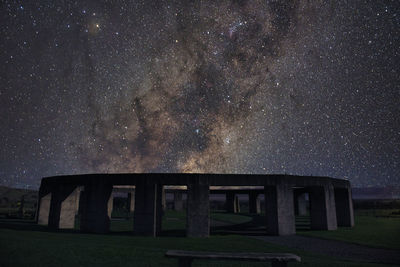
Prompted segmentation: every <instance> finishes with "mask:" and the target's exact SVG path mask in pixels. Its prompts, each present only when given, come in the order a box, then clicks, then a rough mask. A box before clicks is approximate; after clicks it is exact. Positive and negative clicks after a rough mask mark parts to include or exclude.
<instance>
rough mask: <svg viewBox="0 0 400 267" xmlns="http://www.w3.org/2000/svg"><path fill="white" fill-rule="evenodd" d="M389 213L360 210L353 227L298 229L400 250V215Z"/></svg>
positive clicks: (308, 233) (304, 232)
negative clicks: (313, 229) (329, 229)
mask: <svg viewBox="0 0 400 267" xmlns="http://www.w3.org/2000/svg"><path fill="white" fill-rule="evenodd" d="M374 215H375V216H374ZM389 215H390V212H389V211H387V210H380V211H379V210H378V211H360V212H357V216H355V226H354V227H353V228H346V227H341V228H339V229H338V230H336V231H297V234H300V235H305V236H313V237H319V238H327V239H335V240H340V241H346V242H351V243H356V244H361V245H367V246H371V247H382V248H391V249H399V250H400V216H390V217H389ZM399 253H400V252H399Z"/></svg>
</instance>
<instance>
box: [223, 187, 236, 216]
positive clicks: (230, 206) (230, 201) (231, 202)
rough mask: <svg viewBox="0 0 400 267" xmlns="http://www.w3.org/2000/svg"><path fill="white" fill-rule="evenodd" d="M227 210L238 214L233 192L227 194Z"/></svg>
mask: <svg viewBox="0 0 400 267" xmlns="http://www.w3.org/2000/svg"><path fill="white" fill-rule="evenodd" d="M225 209H226V211H227V212H229V213H235V212H236V205H235V193H234V192H233V191H228V192H226V202H225Z"/></svg>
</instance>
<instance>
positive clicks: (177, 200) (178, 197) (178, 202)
mask: <svg viewBox="0 0 400 267" xmlns="http://www.w3.org/2000/svg"><path fill="white" fill-rule="evenodd" d="M174 210H178V211H181V210H183V200H182V192H181V191H175V192H174Z"/></svg>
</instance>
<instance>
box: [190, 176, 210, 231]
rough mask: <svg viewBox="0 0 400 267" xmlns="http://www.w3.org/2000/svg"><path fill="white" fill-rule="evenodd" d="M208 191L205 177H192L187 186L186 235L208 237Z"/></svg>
mask: <svg viewBox="0 0 400 267" xmlns="http://www.w3.org/2000/svg"><path fill="white" fill-rule="evenodd" d="M209 198H210V189H209V184H208V178H207V177H199V176H197V177H193V178H192V180H191V182H190V183H189V184H188V185H187V213H186V214H187V215H186V235H187V236H188V237H208V236H209V235H210V199H209Z"/></svg>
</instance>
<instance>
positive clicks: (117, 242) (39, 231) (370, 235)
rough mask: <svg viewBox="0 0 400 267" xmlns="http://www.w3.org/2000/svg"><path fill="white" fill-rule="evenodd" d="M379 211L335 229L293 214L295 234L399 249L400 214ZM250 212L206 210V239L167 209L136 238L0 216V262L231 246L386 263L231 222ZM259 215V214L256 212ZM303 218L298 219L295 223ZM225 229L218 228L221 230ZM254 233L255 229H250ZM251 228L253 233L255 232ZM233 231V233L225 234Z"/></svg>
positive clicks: (312, 258) (117, 225)
mask: <svg viewBox="0 0 400 267" xmlns="http://www.w3.org/2000/svg"><path fill="white" fill-rule="evenodd" d="M390 214H392V212H391V211H385V212H384V213H383V214H380V215H379V216H377V215H376V213H375V215H374V214H364V213H362V212H359V213H358V215H357V216H356V226H355V227H354V228H353V229H349V228H340V229H339V230H337V231H329V232H325V231H307V230H305V227H304V225H303V224H304V218H298V220H297V222H298V230H300V229H303V230H302V231H298V235H299V236H313V237H319V238H325V239H336V240H341V241H342V242H346V243H349V242H351V243H357V244H363V245H367V246H369V247H381V248H382V247H383V248H387V249H395V250H398V252H399V253H400V244H399V243H400V241H398V240H400V233H399V226H400V217H399V216H396V215H394V216H389V215H390ZM253 217H254V216H251V215H248V214H239V215H233V214H227V213H221V212H215V213H212V222H213V223H212V225H213V226H214V227H213V228H212V229H213V235H212V236H211V237H210V238H206V239H200V238H186V237H184V236H183V235H184V230H183V228H184V226H185V215H184V213H181V212H173V211H168V212H167V213H166V216H165V217H164V221H163V229H164V231H163V234H162V236H161V237H157V238H150V237H137V236H133V235H131V234H130V230H131V229H132V221H128V220H125V219H116V220H113V221H112V225H111V230H112V233H111V234H108V235H96V234H81V233H78V232H77V231H75V230H70V231H58V232H49V231H48V230H47V228H46V227H41V226H38V225H35V224H34V223H33V222H32V221H27V220H24V221H22V220H10V219H8V220H6V219H2V220H1V221H0V248H1V250H0V253H1V254H0V256H1V257H0V259H1V261H0V266H73V265H75V266H93V265H96V266H126V265H129V266H177V260H175V259H167V258H165V257H164V253H165V252H166V251H167V250H168V249H182V250H202V251H232V252H235V251H237V252H239V251H241V252H246V251H247V252H290V253H294V254H297V255H299V256H300V257H301V258H302V263H290V264H289V266H324V267H329V266H390V265H386V264H374V263H366V262H363V261H362V260H363V259H359V260H357V259H351V260H349V259H345V258H344V257H330V256H326V255H324V254H321V253H314V252H310V251H305V250H302V249H298V248H290V247H288V246H283V245H277V244H273V243H270V242H266V241H263V240H258V239H256V238H254V236H247V235H243V234H246V233H247V232H246V231H249V230H246V227H244V228H242V229H245V230H244V231H242V232H240V230H238V229H240V227H235V226H237V225H245V226H246V225H247V226H249V225H251V221H252V220H253V219H254V218H253ZM259 218H261V219H262V217H260V216H259ZM301 222H303V224H302V223H301ZM224 227H225V229H227V230H226V231H224V230H223V229H224ZM255 232H256V231H255ZM255 232H254V231H253V232H252V233H253V234H254V233H255ZM230 233H235V234H230ZM193 266H265V265H263V264H261V263H251V262H218V261H216V262H214V261H194V264H193Z"/></svg>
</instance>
